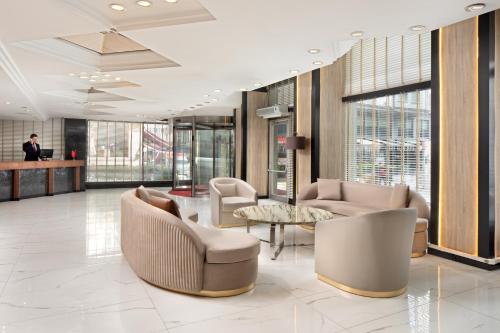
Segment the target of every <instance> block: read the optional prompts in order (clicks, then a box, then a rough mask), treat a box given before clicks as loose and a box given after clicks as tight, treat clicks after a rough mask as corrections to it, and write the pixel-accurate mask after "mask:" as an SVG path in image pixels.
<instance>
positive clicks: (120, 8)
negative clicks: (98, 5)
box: [109, 3, 125, 12]
mask: <svg viewBox="0 0 500 333" xmlns="http://www.w3.org/2000/svg"><path fill="white" fill-rule="evenodd" d="M109 8H111V9H113V10H115V11H117V12H123V11H125V6H124V5H120V4H119V3H112V4H111V5H109Z"/></svg>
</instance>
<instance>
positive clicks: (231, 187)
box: [215, 183, 236, 197]
mask: <svg viewBox="0 0 500 333" xmlns="http://www.w3.org/2000/svg"><path fill="white" fill-rule="evenodd" d="M215 187H217V189H218V190H219V192H220V195H221V196H222V197H235V196H236V184H234V183H233V184H221V183H216V184H215Z"/></svg>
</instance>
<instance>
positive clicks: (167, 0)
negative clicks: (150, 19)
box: [165, 0, 179, 3]
mask: <svg viewBox="0 0 500 333" xmlns="http://www.w3.org/2000/svg"><path fill="white" fill-rule="evenodd" d="M165 1H166V2H168V3H177V2H178V1H179V0H165Z"/></svg>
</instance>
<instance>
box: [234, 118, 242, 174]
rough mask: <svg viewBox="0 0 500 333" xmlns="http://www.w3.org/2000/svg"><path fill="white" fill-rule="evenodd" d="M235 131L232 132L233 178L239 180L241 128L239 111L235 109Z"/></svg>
mask: <svg viewBox="0 0 500 333" xmlns="http://www.w3.org/2000/svg"><path fill="white" fill-rule="evenodd" d="M235 118H236V119H235V120H234V121H235V122H236V126H235V131H234V177H235V178H240V179H241V155H242V154H241V152H242V139H241V138H242V135H243V130H242V127H241V109H236V112H235Z"/></svg>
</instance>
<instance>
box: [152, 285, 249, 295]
mask: <svg viewBox="0 0 500 333" xmlns="http://www.w3.org/2000/svg"><path fill="white" fill-rule="evenodd" d="M160 288H162V287H160ZM254 288H255V283H252V284H250V285H248V286H246V287H242V288H238V289H230V290H200V291H198V292H197V291H188V290H181V289H176V288H162V289H165V290H168V291H173V292H176V293H181V294H186V295H192V296H203V297H212V298H217V297H230V296H236V295H240V294H243V293H246V292H249V291H250V290H252V289H254Z"/></svg>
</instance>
